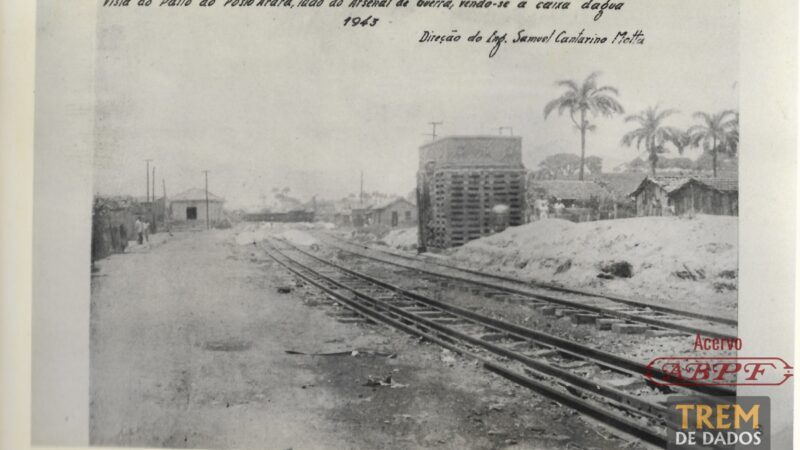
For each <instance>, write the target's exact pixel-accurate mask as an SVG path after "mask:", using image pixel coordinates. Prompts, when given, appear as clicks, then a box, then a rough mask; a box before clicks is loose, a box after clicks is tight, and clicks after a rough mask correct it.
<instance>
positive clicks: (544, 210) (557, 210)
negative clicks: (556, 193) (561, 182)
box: [533, 198, 565, 220]
mask: <svg viewBox="0 0 800 450" xmlns="http://www.w3.org/2000/svg"><path fill="white" fill-rule="evenodd" d="M564 208H565V206H564V204H563V203H561V202H560V201H556V203H555V204H554V205H552V206H551V205H550V202H549V201H548V200H547V199H546V198H537V199H536V200H534V201H533V213H534V217H533V220H542V219H547V218H548V217H549V216H550V212H551V211H552V212H553V214H555V216H554V217H560V216H561V214H562V213H563V212H564Z"/></svg>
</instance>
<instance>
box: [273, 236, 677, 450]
mask: <svg viewBox="0 0 800 450" xmlns="http://www.w3.org/2000/svg"><path fill="white" fill-rule="evenodd" d="M270 245H271V246H272V248H273V250H272V251H270V250H267V249H265V250H266V253H267V255H268V256H270V257H271V258H272V259H273V260H274V261H276V262H277V263H279V264H280V265H282V266H283V267H285V268H286V269H288V270H289V271H291V272H292V273H294V274H295V275H297V276H298V277H300V278H301V279H303V280H305V281H307V282H308V283H310V284H312V285H314V286H316V287H317V288H319V289H321V290H322V291H324V292H326V293H327V294H329V295H331V296H333V297H334V298H336V299H337V300H338V301H339V302H341V303H342V304H344V305H345V306H347V307H348V308H349V309H351V310H353V311H355V312H356V313H358V314H360V315H362V316H364V317H367V318H370V319H372V320H375V321H379V322H383V323H385V324H388V325H391V326H393V327H395V328H398V329H400V330H403V331H405V332H407V333H409V334H413V335H416V336H420V337H422V338H424V339H426V340H429V341H430V342H434V343H436V344H438V345H440V346H442V347H444V348H447V349H448V350H451V351H453V352H455V353H458V354H460V355H463V356H466V357H469V358H473V359H475V360H477V361H479V362H481V363H482V364H483V366H484V367H485V368H486V369H488V370H490V371H492V372H494V373H496V374H498V375H500V376H502V377H504V378H506V379H508V380H510V381H513V382H515V383H517V384H520V385H522V386H525V387H527V388H529V389H532V390H534V391H536V392H539V393H540V394H543V395H545V396H547V397H549V398H551V399H553V400H556V401H558V402H559V403H561V404H564V405H565V406H568V407H570V408H573V409H575V410H577V411H579V412H581V413H584V414H586V415H588V416H591V417H594V418H595V419H597V420H600V421H601V422H603V423H606V424H609V425H611V426H613V427H615V428H617V429H619V430H622V431H624V432H626V433H629V434H631V435H633V436H635V437H637V438H639V439H642V440H644V441H646V442H648V443H651V444H654V445H657V446H660V447H666V444H667V441H666V437H665V436H664V434H663V433H660V432H658V431H656V430H654V429H652V428H650V427H646V426H643V425H642V424H640V423H638V422H636V421H635V420H631V419H629V418H627V417H624V416H622V415H620V414H617V413H615V412H614V411H609V410H608V408H603V407H601V406H599V405H598V404H596V402H593V401H589V400H586V399H583V398H580V397H576V396H575V395H572V394H569V393H568V392H562V391H560V390H558V389H556V388H554V387H553V386H551V385H549V384H547V383H545V382H542V381H540V380H536V379H534V378H531V377H529V376H527V375H525V374H522V373H520V372H518V371H515V370H513V369H510V368H508V367H504V366H502V365H500V364H498V363H497V362H495V361H492V360H490V359H488V358H485V357H483V356H480V355H478V354H476V353H474V352H471V351H469V350H465V349H464V348H462V347H459V346H457V345H455V344H453V343H452V342H448V341H447V340H445V339H442V338H440V337H439V336H438V335H434V334H431V333H430V332H426V331H423V330H420V329H417V328H415V327H412V326H410V325H408V324H406V323H403V322H402V321H400V320H397V319H395V318H393V317H391V315H387V313H389V314H392V313H398V312H399V311H396V310H395V309H393V308H388V307H390V306H391V305H387V304H386V303H385V302H382V301H380V300H377V299H375V298H372V297H370V296H368V295H365V294H363V293H360V292H358V291H356V290H355V289H353V288H350V287H347V286H346V285H344V284H342V283H339V282H336V281H335V280H332V279H331V278H330V277H327V276H325V275H323V274H321V273H319V272H317V271H315V270H313V269H312V268H310V267H308V266H307V265H304V264H302V263H300V262H298V261H297V260H295V259H293V258H291V257H289V256H288V255H286V254H285V253H284V252H282V251H281V250H280V249H278V248H277V247H275V246H273V245H272V244H270ZM275 253H277V254H278V255H280V256H281V257H282V258H284V259H285V260H286V261H289V262H288V263H287V262H286V261H282V260H281V258H279V257H276V256H275ZM292 265H295V266H297V267H299V268H300V269H298V268H296V267H293V266H292ZM303 270H305V271H308V272H310V273H312V274H313V276H316V277H318V278H320V279H322V280H325V281H326V282H328V283H331V284H333V285H334V286H338V287H340V288H342V289H345V290H347V291H349V292H352V293H353V294H355V295H357V296H358V297H359V298H361V299H362V300H364V301H366V302H368V303H371V304H372V309H370V308H368V307H366V306H364V305H362V304H359V303H357V302H355V301H353V300H352V299H350V298H348V297H347V296H345V295H342V294H341V293H340V292H337V291H336V290H335V289H332V288H330V287H329V286H326V285H325V284H324V283H321V282H320V281H318V280H315V279H314V278H313V276H311V275H308V274H305V273H303ZM379 308H383V309H384V310H385V311H386V312H384V313H381V311H380V310H379ZM394 308H396V307H394ZM401 311H402V310H401ZM402 312H403V313H405V314H402V317H404V318H406V319H407V320H410V321H415V322H418V323H422V324H423V325H424V326H425V327H426V328H430V327H432V325H438V327H436V329H437V331H438V332H439V333H446V332H447V331H455V330H449V329H448V330H445V329H446V328H447V327H442V328H445V329H442V328H440V327H441V324H435V323H431V321H430V320H428V319H424V318H422V317H419V316H415V315H411V317H409V315H410V313H408V312H407V311H402ZM397 315H400V314H397ZM454 335H455V336H457V337H458V335H457V334H450V335H448V334H445V336H447V337H449V338H452V336H454ZM473 339H474V338H473ZM473 343H477V344H479V345H481V346H485V344H489V343H488V342H484V341H479V342H474V341H473ZM534 372H535V371H534ZM570 375H571V376H574V375H572V374H570ZM579 387H581V386H579ZM609 389H610V388H609ZM582 390H583V388H582ZM593 392H594V393H598V392H597V391H596V390H594V391H593ZM623 394H624V393H623ZM601 395H602V393H601ZM624 395H628V394H624ZM606 401H607V400H606ZM609 404H610V405H613V406H616V407H618V408H621V409H625V410H630V408H629V407H626V405H623V404H619V403H618V402H617V401H614V400H613V399H612V401H611V402H610V403H609ZM634 406H635V405H634ZM657 406H658V408H656V409H659V411H658V412H659V413H660V414H658V415H659V416H660V415H662V414H663V411H661V410H660V408H661V407H660V405H657ZM636 412H638V413H639V414H643V413H644V415H645V416H646V417H651V418H652V413H653V412H654V411H652V410H651V411H646V412H642V411H639V410H636Z"/></svg>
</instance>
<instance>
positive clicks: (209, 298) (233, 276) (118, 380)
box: [90, 230, 636, 449]
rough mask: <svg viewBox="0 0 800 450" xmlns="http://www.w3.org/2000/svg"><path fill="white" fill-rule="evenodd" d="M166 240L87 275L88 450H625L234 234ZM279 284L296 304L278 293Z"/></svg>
mask: <svg viewBox="0 0 800 450" xmlns="http://www.w3.org/2000/svg"><path fill="white" fill-rule="evenodd" d="M155 242H156V243H155V244H154V245H152V246H151V248H149V249H141V248H135V249H134V251H133V252H132V253H129V254H123V255H113V256H111V257H109V258H107V259H105V260H103V261H100V262H99V263H98V264H97V267H98V269H99V271H98V273H96V274H95V276H94V277H93V278H92V311H91V327H92V329H91V352H90V355H91V380H90V389H91V406H90V411H91V420H90V440H91V443H92V444H93V445H126V446H150V447H191V448H197V447H201V448H268V449H288V448H293V449H311V448H334V449H339V448H341V449H349V448H365V449H378V448H390V449H405V448H454V449H455V448H458V449H461V448H506V447H509V448H567V447H568V446H569V448H579V449H580V448H585V449H588V448H618V447H620V446H622V445H625V444H627V442H625V441H623V440H620V439H617V438H614V437H611V436H610V433H609V430H606V429H604V428H602V427H600V426H598V425H596V424H594V423H591V422H589V421H587V420H586V419H583V418H581V417H580V416H578V415H576V414H574V413H572V411H570V410H568V409H566V408H563V407H561V406H559V405H556V404H554V403H553V402H550V401H549V400H546V399H543V398H541V397H538V396H536V395H535V394H533V393H531V392H530V391H527V390H525V389H522V388H517V387H515V386H513V385H511V384H510V383H507V382H506V381H504V380H501V379H499V378H497V377H495V376H493V375H490V374H488V373H487V372H485V371H483V370H482V369H480V368H479V367H477V366H476V365H474V364H473V363H471V362H469V361H466V360H462V359H460V358H454V357H453V356H452V355H449V354H446V353H443V352H442V350H441V349H439V348H438V347H436V346H433V345H427V344H420V343H418V342H416V341H415V340H413V339H411V338H410V337H408V336H406V335H404V334H402V333H399V332H395V331H392V330H390V329H388V328H386V327H382V326H377V325H369V324H359V323H345V322H341V321H339V320H337V318H336V317H335V315H336V312H337V308H336V306H335V305H333V306H332V305H331V304H330V303H329V302H326V301H325V299H324V297H322V296H320V295H319V294H318V293H317V292H315V291H314V290H313V289H311V288H309V287H306V286H300V285H297V284H296V283H295V282H294V280H292V279H291V277H289V276H288V274H286V273H285V272H284V271H282V270H280V269H278V267H277V266H276V265H273V264H272V263H270V262H268V261H267V260H266V259H265V257H264V255H263V254H262V253H260V252H259V251H258V249H257V248H256V247H253V246H249V245H245V246H238V245H236V244H235V243H234V241H233V231H230V230H229V231H212V232H185V233H176V234H175V235H174V236H173V237H171V238H170V239H167V240H166V241H162V240H156V241H155ZM283 286H288V287H291V292H289V293H284V294H281V293H278V291H277V288H278V287H283ZM354 349H357V350H359V353H358V354H357V355H356V356H353V355H352V354H351V353H349V352H350V351H352V350H354ZM286 350H295V351H300V352H304V353H319V352H348V353H346V354H342V355H338V356H308V355H290V354H287V353H286ZM370 351H373V352H377V353H375V354H371V353H370ZM386 355H392V356H386ZM390 376H391V377H392V381H393V383H394V384H395V387H389V386H370V382H369V380H370V379H373V380H374V379H386V378H387V377H390ZM398 384H399V385H398ZM635 447H636V446H635V445H634V448H635Z"/></svg>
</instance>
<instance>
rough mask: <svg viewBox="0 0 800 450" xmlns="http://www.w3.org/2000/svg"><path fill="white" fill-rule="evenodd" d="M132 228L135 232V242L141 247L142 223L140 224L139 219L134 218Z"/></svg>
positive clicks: (140, 219)
mask: <svg viewBox="0 0 800 450" xmlns="http://www.w3.org/2000/svg"><path fill="white" fill-rule="evenodd" d="M133 228H134V229H135V230H136V235H137V242H138V243H139V245H142V244H143V243H144V223H143V222H142V218H141V217H137V218H136V222H135V223H134V224H133Z"/></svg>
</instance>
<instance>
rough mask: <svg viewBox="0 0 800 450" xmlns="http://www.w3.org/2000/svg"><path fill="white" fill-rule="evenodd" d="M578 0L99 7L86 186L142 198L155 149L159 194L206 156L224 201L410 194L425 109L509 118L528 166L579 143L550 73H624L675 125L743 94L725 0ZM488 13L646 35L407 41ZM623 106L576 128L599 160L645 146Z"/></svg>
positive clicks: (479, 120) (195, 174)
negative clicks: (606, 6)
mask: <svg viewBox="0 0 800 450" xmlns="http://www.w3.org/2000/svg"><path fill="white" fill-rule="evenodd" d="M155 3H158V2H155ZM219 3H221V2H219ZM581 3H582V2H573V5H572V9H571V10H570V11H568V12H566V13H565V12H563V11H562V12H553V11H550V12H542V11H538V12H537V11H536V10H535V9H533V4H535V2H531V4H529V6H528V9H526V10H524V11H522V12H520V11H519V10H509V11H491V12H489V11H470V10H458V9H454V10H452V11H423V10H420V9H417V8H410V9H408V10H405V11H403V10H394V9H390V10H386V11H381V10H376V11H373V12H376V13H377V15H378V16H380V17H381V22H380V23H379V24H378V25H377V26H376V27H374V28H370V29H363V28H357V29H347V28H343V27H342V21H343V20H344V18H345V17H347V16H348V15H349V14H350V13H354V15H355V14H360V13H364V12H366V11H365V10H356V11H351V10H348V9H345V8H342V9H329V8H323V9H322V10H311V11H302V10H299V9H297V8H295V9H292V10H275V9H269V8H250V9H231V8H227V9H226V8H222V7H221V6H220V7H214V8H210V9H203V8H199V7H195V6H194V5H193V6H192V7H189V8H184V9H166V8H157V7H150V8H116V9H115V8H100V13H99V16H98V36H97V40H98V52H97V60H96V61H97V68H96V71H97V80H96V92H97V115H96V145H97V148H96V152H95V165H96V168H97V170H96V176H95V191H96V192H98V193H101V194H130V195H137V196H143V195H144V191H145V186H144V184H145V162H144V159H146V158H151V159H153V160H154V164H155V166H156V167H157V169H156V179H157V186H158V189H157V192H158V194H159V195H160V194H161V187H160V186H161V179H162V178H164V179H166V184H167V194H168V196H169V194H170V193H172V194H174V193H176V192H178V191H183V190H186V189H189V188H193V187H202V186H203V175H202V173H201V170H203V169H208V170H210V171H211V173H210V177H209V180H210V183H209V184H210V190H211V191H212V192H214V193H215V194H218V195H221V196H223V197H225V198H226V200H227V202H228V205H227V206H229V207H247V206H256V205H258V204H259V203H260V201H259V196H260V195H261V194H262V193H267V192H269V191H270V190H271V189H272V188H275V187H284V186H289V187H291V189H292V192H293V193H295V195H298V196H300V197H302V198H303V199H307V198H309V197H310V196H311V195H318V196H319V197H321V198H338V197H341V196H344V195H347V194H348V193H351V192H357V191H358V184H359V181H358V179H359V176H358V174H359V172H360V171H362V170H363V171H364V172H365V175H364V182H365V189H366V190H369V191H375V190H378V191H383V192H387V193H396V194H399V195H405V194H406V193H408V192H409V191H410V190H411V189H413V188H414V184H415V173H416V168H417V156H418V148H419V146H420V145H421V144H423V143H424V142H426V141H427V140H429V139H430V138H427V137H425V136H423V134H424V133H429V132H430V126H429V125H428V124H427V122H429V121H432V120H437V121H443V122H444V125H442V126H441V127H440V128H439V130H438V133H439V134H440V135H443V136H446V135H478V134H497V127H499V126H511V127H513V129H514V134H515V135H517V136H521V137H522V149H523V159H524V162H525V164H526V166H527V167H529V168H535V167H536V165H537V164H538V162H539V161H540V160H541V159H542V158H543V157H545V156H547V155H548V154H552V153H559V152H573V153H579V152H580V136H579V134H578V132H577V131H575V130H574V129H573V128H572V127H571V122H570V121H569V119H568V118H567V117H558V116H551V117H550V118H549V119H548V120H547V121H545V120H544V118H543V115H542V108H543V107H544V105H545V104H546V103H547V101H549V100H550V99H552V98H555V97H556V96H558V95H559V94H560V92H561V90H560V89H559V88H557V87H556V86H555V84H554V83H555V82H556V81H557V80H559V79H564V78H572V79H583V78H584V77H586V76H587V75H588V74H589V73H591V72H592V71H601V72H602V73H603V75H602V76H601V77H600V83H601V84H610V85H613V86H615V87H617V88H619V90H620V97H619V100H620V102H621V103H622V104H623V106H624V107H625V109H626V113H634V112H637V111H639V110H641V109H643V108H645V107H647V106H648V105H653V104H660V105H662V106H663V107H669V108H676V109H678V110H680V111H681V112H682V114H681V115H680V116H676V117H674V118H673V119H672V121H671V122H668V123H669V124H672V125H676V126H686V125H687V124H689V123H690V122H691V120H692V119H691V114H692V113H693V112H695V111H698V110H704V111H712V112H714V111H719V110H722V109H730V108H737V105H738V94H737V91H738V89H737V81H738V71H739V59H738V42H739V34H738V20H739V17H738V7H737V6H736V5H737V2H736V1H735V0H705V1H701V2H698V1H696V0H673V1H661V0H637V1H635V2H632V1H629V2H626V3H625V6H624V8H623V10H622V11H619V12H607V13H606V14H605V15H604V17H603V18H601V19H600V21H598V22H593V21H592V20H591V14H589V13H587V12H585V11H582V10H581V9H580V8H579V6H580V4H581ZM362 15H366V14H362ZM495 28H497V29H500V30H502V31H504V32H505V31H507V32H509V34H516V32H517V31H518V30H519V29H522V28H525V29H526V30H528V31H529V32H531V33H545V34H549V33H550V32H551V31H552V30H553V29H558V30H561V29H565V30H567V31H568V32H574V33H577V32H578V31H580V30H581V29H582V28H585V29H586V32H585V34H595V33H597V34H610V35H611V36H613V35H614V34H615V33H616V31H618V30H629V31H631V32H633V31H635V30H636V29H641V30H642V31H643V32H644V33H645V36H646V44H645V45H644V46H624V45H623V46H612V45H604V46H580V45H558V44H552V43H551V44H549V45H541V44H514V45H510V44H506V45H505V46H503V48H501V49H500V51H499V53H498V54H497V55H496V56H495V57H494V58H491V59H489V58H488V56H487V55H488V52H489V47H490V46H489V45H488V44H477V45H476V44H467V43H466V42H461V43H457V44H442V45H440V44H420V43H418V42H417V41H418V40H419V36H420V35H421V33H422V31H423V30H433V31H436V32H448V31H450V30H453V29H457V30H458V31H459V32H460V33H461V34H462V35H464V36H465V38H466V36H467V35H469V34H472V33H473V32H474V31H476V30H479V29H480V30H481V31H482V34H483V35H484V36H487V35H488V34H490V33H491V31H492V30H494V29H495ZM465 38H464V39H463V40H465ZM752 70H757V69H756V68H753V69H752ZM623 119H624V116H620V117H615V118H613V119H604V118H600V119H598V120H597V121H596V123H597V126H598V129H597V131H596V132H595V133H593V134H590V135H589V136H588V138H587V142H588V143H587V155H597V156H600V157H602V158H603V160H604V169H605V170H611V169H612V168H613V167H614V166H616V165H618V164H620V163H623V162H626V161H629V160H631V159H633V158H634V157H636V156H637V155H638V156H641V153H637V151H636V150H635V149H632V148H626V147H622V146H621V145H620V144H619V141H620V138H621V137H622V135H623V134H624V133H625V131H626V130H628V129H630V128H631V126H632V125H630V124H625V123H624V121H623ZM744 151H747V150H746V149H744ZM689 156H696V152H694V153H690V154H689Z"/></svg>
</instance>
